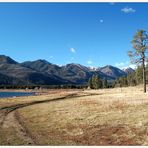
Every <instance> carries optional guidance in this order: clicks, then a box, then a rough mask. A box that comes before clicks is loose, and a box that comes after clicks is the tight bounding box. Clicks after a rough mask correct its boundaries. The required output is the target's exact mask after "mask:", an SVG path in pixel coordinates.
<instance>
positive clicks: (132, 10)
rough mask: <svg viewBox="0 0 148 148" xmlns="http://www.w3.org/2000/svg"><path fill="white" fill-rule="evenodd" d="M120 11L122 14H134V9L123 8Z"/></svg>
mask: <svg viewBox="0 0 148 148" xmlns="http://www.w3.org/2000/svg"><path fill="white" fill-rule="evenodd" d="M121 11H122V12H124V13H134V12H136V10H135V9H133V8H129V7H124V8H122V9H121Z"/></svg>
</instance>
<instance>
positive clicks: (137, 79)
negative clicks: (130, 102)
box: [113, 65, 148, 87]
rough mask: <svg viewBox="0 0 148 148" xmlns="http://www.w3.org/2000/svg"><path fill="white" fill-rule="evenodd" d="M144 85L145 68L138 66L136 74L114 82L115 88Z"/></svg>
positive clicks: (147, 69)
mask: <svg viewBox="0 0 148 148" xmlns="http://www.w3.org/2000/svg"><path fill="white" fill-rule="evenodd" d="M145 72H146V77H147V78H148V65H146V67H145ZM139 84H143V67H142V66H138V67H137V68H136V69H135V71H134V72H132V73H129V74H128V75H127V76H123V77H120V78H117V79H116V80H115V82H114V84H113V85H114V87H126V86H136V85H139Z"/></svg>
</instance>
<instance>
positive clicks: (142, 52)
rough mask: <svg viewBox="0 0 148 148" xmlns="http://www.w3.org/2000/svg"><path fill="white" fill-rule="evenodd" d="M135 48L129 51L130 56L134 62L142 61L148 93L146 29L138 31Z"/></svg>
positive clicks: (144, 89) (144, 83) (147, 43)
mask: <svg viewBox="0 0 148 148" xmlns="http://www.w3.org/2000/svg"><path fill="white" fill-rule="evenodd" d="M132 45H133V50H131V51H129V52H128V54H129V57H130V58H131V62H132V63H140V64H141V66H142V70H143V91H144V93H146V73H145V62H146V59H147V57H146V51H147V49H148V34H147V33H146V31H144V30H139V31H137V32H136V34H135V36H134V38H133V41H132Z"/></svg>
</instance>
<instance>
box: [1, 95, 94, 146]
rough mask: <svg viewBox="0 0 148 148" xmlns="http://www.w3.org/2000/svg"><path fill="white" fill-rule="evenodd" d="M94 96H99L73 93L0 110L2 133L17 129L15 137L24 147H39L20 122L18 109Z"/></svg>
mask: <svg viewBox="0 0 148 148" xmlns="http://www.w3.org/2000/svg"><path fill="white" fill-rule="evenodd" d="M92 95H97V94H88V93H84V94H81V95H78V94H76V93H73V94H69V95H66V96H62V97H59V98H54V99H52V100H51V99H50V100H40V101H32V102H28V103H22V104H16V105H12V106H5V107H2V108H0V131H5V129H8V130H9V128H11V129H12V128H13V129H15V132H16V133H15V135H17V137H19V138H20V139H22V141H23V145H38V142H37V141H36V140H35V137H33V135H31V133H30V132H29V130H28V129H27V127H26V126H25V124H24V122H23V121H22V120H20V116H19V113H18V111H17V110H18V109H20V108H23V107H27V106H30V105H35V104H40V103H46V102H53V101H59V100H62V99H73V98H77V97H83V96H92ZM13 133H14V131H13ZM13 133H11V136H13V135H12V134H13ZM8 137H9V136H8ZM6 138H7V137H6ZM6 141H7V139H6ZM6 143H7V142H6ZM7 144H9V142H8V143H7ZM10 145H11V142H10Z"/></svg>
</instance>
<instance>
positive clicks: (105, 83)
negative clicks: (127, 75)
mask: <svg viewBox="0 0 148 148" xmlns="http://www.w3.org/2000/svg"><path fill="white" fill-rule="evenodd" d="M107 87H108V82H107V79H106V78H105V79H104V80H103V88H107Z"/></svg>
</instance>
